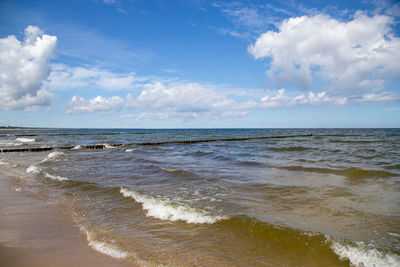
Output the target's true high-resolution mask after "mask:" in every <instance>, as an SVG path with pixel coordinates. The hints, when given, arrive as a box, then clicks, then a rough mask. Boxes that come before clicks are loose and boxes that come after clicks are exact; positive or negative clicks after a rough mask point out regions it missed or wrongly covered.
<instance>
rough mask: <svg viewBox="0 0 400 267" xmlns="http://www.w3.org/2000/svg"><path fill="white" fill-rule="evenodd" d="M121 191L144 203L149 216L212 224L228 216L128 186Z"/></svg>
mask: <svg viewBox="0 0 400 267" xmlns="http://www.w3.org/2000/svg"><path fill="white" fill-rule="evenodd" d="M120 192H121V194H122V195H123V196H124V197H126V198H132V199H134V200H135V201H136V202H139V203H142V206H143V210H146V211H147V216H150V217H154V218H157V219H160V220H169V221H178V220H181V221H185V222H187V223H198V224H202V223H208V224H212V223H215V222H217V221H219V220H222V219H226V218H227V217H226V216H218V215H211V214H209V213H208V212H206V211H204V210H200V209H195V208H192V207H188V206H186V205H183V204H176V203H171V202H170V201H169V200H163V199H157V198H154V197H151V196H147V195H145V194H141V193H139V192H136V191H134V190H130V189H127V188H121V190H120Z"/></svg>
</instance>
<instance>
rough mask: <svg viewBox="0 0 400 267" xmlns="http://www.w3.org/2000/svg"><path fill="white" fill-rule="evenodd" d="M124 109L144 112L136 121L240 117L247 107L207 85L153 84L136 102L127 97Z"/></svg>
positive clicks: (145, 88)
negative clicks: (139, 119)
mask: <svg viewBox="0 0 400 267" xmlns="http://www.w3.org/2000/svg"><path fill="white" fill-rule="evenodd" d="M127 106H128V107H130V108H139V109H142V110H145V112H144V113H142V114H141V115H140V116H139V118H149V117H151V116H155V117H158V118H168V117H186V118H188V117H190V118H197V117H199V116H203V115H205V116H211V117H235V116H244V115H246V114H247V112H248V108H249V106H250V103H249V102H246V103H239V102H236V101H235V100H233V99H232V98H229V97H228V95H227V92H225V91H223V90H219V89H217V88H216V87H214V86H210V85H202V84H198V83H184V82H177V83H166V84H164V83H162V82H154V83H151V84H147V85H146V86H145V87H144V90H143V91H142V92H141V93H140V95H139V96H138V97H136V98H135V97H133V96H132V95H131V94H128V96H127Z"/></svg>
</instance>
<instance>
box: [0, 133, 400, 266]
mask: <svg viewBox="0 0 400 267" xmlns="http://www.w3.org/2000/svg"><path fill="white" fill-rule="evenodd" d="M306 134H312V135H313V136H303V137H289V138H282V139H253V140H246V141H236V142H209V143H196V144H168V145H164V146H132V145H129V146H122V147H112V146H111V145H112V144H132V143H141V142H164V141H174V140H178V141H179V140H207V139H226V138H245V137H260V136H281V135H285V136H287V135H306ZM93 144H107V149H104V150H89V149H79V145H93ZM46 146H47V147H52V146H76V149H73V150H56V151H53V152H36V153H33V152H18V153H2V154H0V164H1V165H0V168H1V170H2V171H4V172H6V173H7V174H9V175H14V176H15V177H17V178H18V181H19V183H20V184H21V188H22V190H27V191H31V192H34V193H36V194H37V195H38V196H40V197H43V198H45V199H48V200H49V201H54V202H56V203H58V204H62V205H63V206H65V208H66V209H69V210H70V211H71V212H72V213H73V214H74V217H75V220H76V222H77V223H78V224H79V225H80V227H81V230H82V232H83V233H84V234H85V235H86V237H87V239H88V243H89V245H90V246H91V247H92V248H93V249H95V250H98V251H100V252H102V253H104V254H107V255H110V256H112V257H116V258H124V259H125V260H126V261H131V262H135V263H139V264H141V265H150V266H151V265H159V264H162V265H171V266H180V265H183V266H191V265H206V266H220V265H237V266H277V265H287V266H299V265H305V266H348V265H350V264H352V265H360V266H361V264H363V265H364V266H399V265H400V254H399V251H400V228H399V225H400V193H399V192H400V190H399V189H400V152H399V151H400V130H398V129H226V130H225V129H224V130H221V129H219V130H213V129H210V130H206V129H204V130H193V129H190V130H143V129H140V130H126V129H98V130H92V129H90V130H89V129H73V130H72V129H20V130H8V129H6V130H1V131H0V148H11V147H12V148H14V147H15V148H21V147H46Z"/></svg>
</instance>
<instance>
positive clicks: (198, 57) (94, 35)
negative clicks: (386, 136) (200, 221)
mask: <svg viewBox="0 0 400 267" xmlns="http://www.w3.org/2000/svg"><path fill="white" fill-rule="evenodd" d="M399 22H400V3H399V2H398V1H396V0H360V1H356V0H355V1H344V0H343V1H342V0H340V1H339V0H338V1H322V0H305V1H295V0H288V1H275V0H270V1H268V0H265V1H256V0H254V1H218V0H216V1H212V0H211V1H205V0H204V1H203V0H170V1H166V0H66V1H63V0H41V1H36V0H33V1H22V0H21V1H18V0H14V1H10V0H0V126H2V125H4V126H6V125H10V126H26V127H63V128H358V127H387V128H392V127H393V128H397V127H400V25H399Z"/></svg>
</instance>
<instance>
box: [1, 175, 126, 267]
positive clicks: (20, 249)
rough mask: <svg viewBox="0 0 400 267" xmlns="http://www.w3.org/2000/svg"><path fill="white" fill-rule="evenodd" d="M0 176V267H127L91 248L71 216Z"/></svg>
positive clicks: (11, 179)
mask: <svg viewBox="0 0 400 267" xmlns="http://www.w3.org/2000/svg"><path fill="white" fill-rule="evenodd" d="M19 191H20V188H19V187H17V186H16V185H15V180H14V179H13V178H11V177H7V176H4V175H1V174H0V266H131V265H129V264H127V263H125V262H122V261H119V260H116V259H113V258H111V257H108V256H105V255H103V254H101V253H98V252H96V251H94V250H93V249H91V248H90V247H89V246H88V245H87V241H86V239H85V237H84V236H83V235H82V234H81V233H80V230H79V228H78V226H77V225H76V224H75V223H74V222H73V220H72V217H71V215H69V214H67V213H66V211H63V210H62V209H61V208H60V207H57V206H55V205H52V204H50V203H47V202H46V201H44V200H41V199H38V198H36V197H34V196H32V195H29V193H27V192H19Z"/></svg>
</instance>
